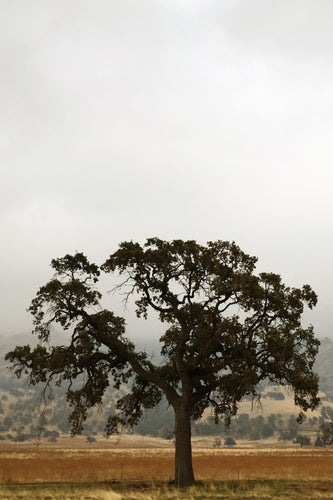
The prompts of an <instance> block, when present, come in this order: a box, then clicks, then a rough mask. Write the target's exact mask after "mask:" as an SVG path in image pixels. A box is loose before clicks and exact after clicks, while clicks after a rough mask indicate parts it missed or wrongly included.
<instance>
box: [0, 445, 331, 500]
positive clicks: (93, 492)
mask: <svg viewBox="0 0 333 500" xmlns="http://www.w3.org/2000/svg"><path fill="white" fill-rule="evenodd" d="M74 444H75V448H74ZM144 444H145V445H146V447H143V442H142V440H137V439H136V438H135V436H129V437H128V439H125V440H123V441H122V442H120V443H119V442H117V441H113V442H102V443H99V444H98V443H93V445H92V446H91V445H88V444H86V443H84V442H83V440H81V441H80V440H75V441H71V440H63V441H62V442H60V443H59V444H58V443H55V444H52V445H50V444H49V443H48V444H43V443H42V444H41V445H40V446H38V447H37V446H33V445H31V446H27V445H26V444H13V443H12V444H1V446H0V499H1V500H4V499H8V500H14V499H22V500H23V499H24V500H29V499H32V500H33V499H48V500H53V499H58V500H66V499H68V500H69V499H71V500H72V499H76V500H79V499H82V500H83V499H85V500H88V499H89V500H90V499H91V500H92V499H95V500H99V499H100V500H108V499H109V500H112V499H119V500H120V499H126V500H130V499H133V500H134V499H138V500H139V499H142V500H150V499H155V498H156V499H161V500H165V499H167V498H170V499H171V498H179V499H188V500H197V499H198V500H199V499H200V500H203V499H206V498H207V499H208V498H209V499H224V498H225V499H227V498H230V499H237V500H240V499H247V498H252V499H259V498H260V499H262V500H263V499H266V500H270V499H274V498H281V499H286V498H293V499H298V500H301V499H302V500H303V499H304V500H305V499H307V500H309V499H315V498H321V499H324V498H332V499H333V449H330V448H327V449H318V448H316V449H315V448H303V449H301V448H296V447H294V448H282V447H281V448H264V447H263V448H258V449H255V448H249V447H246V446H245V444H244V446H243V447H242V448H241V447H238V448H232V449H231V448H230V449H228V448H220V449H213V448H211V447H210V448H207V447H206V448H205V447H203V444H204V443H203V442H200V441H197V442H195V443H194V449H193V464H194V470H195V475H196V478H197V479H198V481H199V485H198V486H196V487H195V488H192V489H189V490H186V491H182V490H178V489H177V488H176V487H175V486H174V485H173V486H170V484H169V482H170V480H171V478H172V476H173V464H174V449H173V447H172V444H170V443H168V442H166V441H161V446H163V447H159V448H157V447H152V445H153V444H154V440H149V439H148V440H146V441H145V442H144ZM156 444H157V443H156V442H155V445H156ZM70 445H71V446H72V447H70Z"/></svg>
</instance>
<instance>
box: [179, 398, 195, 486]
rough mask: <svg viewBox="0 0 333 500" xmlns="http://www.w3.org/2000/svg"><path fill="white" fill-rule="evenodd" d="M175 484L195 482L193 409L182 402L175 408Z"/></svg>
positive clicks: (187, 484) (184, 484)
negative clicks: (192, 439) (192, 436)
mask: <svg viewBox="0 0 333 500" xmlns="http://www.w3.org/2000/svg"><path fill="white" fill-rule="evenodd" d="M175 436H176V451H175V484H176V486H190V485H191V484H193V483H194V482H195V479H194V474H193V467H192V445H191V410H190V409H188V408H186V405H185V404H184V403H183V402H181V403H180V404H179V406H178V407H177V408H175Z"/></svg>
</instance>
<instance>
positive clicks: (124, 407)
mask: <svg viewBox="0 0 333 500" xmlns="http://www.w3.org/2000/svg"><path fill="white" fill-rule="evenodd" d="M256 260H257V259H256V258H255V257H251V256H249V255H247V254H245V253H244V252H243V251H242V250H241V249H240V248H239V247H238V246H237V245H236V244H235V243H229V242H226V241H216V242H208V243H207V245H200V244H198V243H197V242H195V241H182V240H174V241H171V242H168V241H163V240H161V239H158V238H151V239H148V240H147V241H146V243H145V244H144V245H140V244H139V243H134V242H132V241H131V242H124V243H121V244H120V246H119V248H118V250H117V251H116V252H114V253H113V254H112V255H110V257H109V258H108V259H107V260H106V262H105V263H104V264H103V265H102V266H101V267H98V266H97V265H95V264H91V263H90V262H89V261H88V259H87V258H86V257H85V255H83V254H82V253H76V254H75V255H66V256H65V257H63V258H59V259H54V260H53V261H52V263H51V265H52V268H53V269H54V271H55V275H54V277H53V278H52V279H51V280H50V281H49V282H48V283H47V284H46V285H44V286H42V287H41V288H40V289H39V291H38V292H37V295H36V297H35V298H34V299H33V301H32V303H31V306H30V312H31V313H32V315H33V317H34V320H33V321H34V332H35V333H36V334H37V335H38V338H39V343H38V345H37V346H36V347H35V348H33V349H32V348H31V347H30V346H29V345H25V346H19V347H16V348H15V349H14V350H13V351H11V352H9V353H8V354H7V355H6V359H7V360H9V361H10V363H11V366H12V368H13V369H14V371H15V373H16V375H17V376H19V377H20V376H22V375H23V374H26V375H28V381H29V383H30V384H37V383H40V382H42V383H43V384H44V385H45V386H46V387H48V386H50V384H51V383H55V384H59V385H60V384H63V383H68V388H67V400H68V403H69V405H70V406H71V408H72V412H71V414H70V417H69V418H70V424H71V429H72V433H73V434H77V433H80V432H81V430H82V426H83V424H84V421H85V419H86V417H87V412H88V410H89V409H90V408H91V407H94V406H95V405H98V404H101V403H102V400H103V395H104V393H105V391H106V390H107V389H108V387H109V385H110V384H111V383H112V384H113V386H114V387H116V388H119V387H120V386H121V384H124V383H125V384H128V385H129V387H130V390H129V392H128V393H127V394H126V395H125V396H123V397H121V398H120V399H119V400H118V402H117V405H116V411H115V413H114V414H112V415H110V416H109V418H108V421H107V422H106V433H107V434H109V435H110V434H112V433H114V432H117V431H118V430H119V428H120V427H124V426H125V427H127V426H130V427H131V426H134V425H135V424H136V423H137V422H138V421H139V419H140V417H141V416H142V412H143V410H144V409H145V408H153V407H154V406H156V405H157V404H158V403H159V402H160V401H161V399H162V396H163V395H164V396H165V397H166V399H167V401H168V402H169V404H170V405H171V406H172V408H173V410H174V413H175V428H174V433H175V481H176V483H177V484H179V485H189V484H192V483H193V482H194V474H193V468H192V451H191V420H192V419H199V418H200V417H201V416H202V415H203V412H204V410H205V409H206V408H208V407H212V410H213V412H214V414H215V417H216V419H218V418H219V417H220V416H221V417H224V418H226V420H228V419H230V417H231V416H232V415H234V414H235V413H236V411H237V404H238V403H239V402H240V401H241V399H242V398H243V397H244V396H246V395H247V396H248V395H251V396H252V397H253V398H257V397H260V382H261V381H263V380H264V379H269V380H270V381H272V382H275V383H278V384H285V385H288V386H290V387H291V388H292V389H293V391H294V399H295V403H296V405H298V406H299V407H300V418H301V416H302V412H303V411H306V410H308V409H313V408H315V407H316V406H317V404H318V402H319V399H318V396H317V393H318V377H317V375H316V374H315V373H314V372H313V364H314V361H315V356H316V354H317V351H318V346H319V342H318V340H317V339H316V338H315V336H314V331H313V328H312V326H308V327H306V328H305V327H302V324H301V316H302V313H303V309H304V306H305V305H307V306H308V307H310V308H312V307H313V306H315V304H316V301H317V297H316V294H315V293H314V292H313V290H312V289H311V288H310V286H309V285H304V286H303V287H302V288H290V287H288V286H286V285H285V284H284V283H283V282H282V280H281V277H280V276H279V275H277V274H273V273H260V274H258V275H256V274H255V273H254V271H255V264H256ZM101 272H105V273H110V274H113V279H115V280H116V281H117V286H116V289H117V290H119V291H120V292H122V293H125V297H126V299H128V298H130V297H131V296H133V297H134V299H135V304H136V313H137V316H138V317H140V316H142V317H144V318H147V317H148V315H149V312H150V311H156V312H157V313H158V315H159V318H160V320H161V322H162V323H163V324H165V331H164V333H163V335H162V336H161V337H160V339H159V340H160V345H161V356H162V361H161V362H158V363H156V362H155V363H154V362H153V359H151V357H149V356H148V355H147V353H145V352H142V351H138V350H137V349H136V348H135V345H134V343H133V342H131V341H130V340H128V339H127V338H126V337H125V321H124V319H123V318H121V317H118V316H116V315H115V314H113V312H112V311H110V310H106V309H102V308H101V307H99V304H100V300H101V293H100V292H99V291H98V289H97V282H98V280H99V276H100V273H101ZM54 324H58V325H60V326H61V327H62V329H64V330H69V331H70V340H69V342H68V343H67V344H66V345H59V344H57V345H52V343H50V335H51V329H52V326H53V325H54ZM75 381H79V383H80V385H79V386H75V385H73V383H74V382H75Z"/></svg>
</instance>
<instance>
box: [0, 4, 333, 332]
mask: <svg viewBox="0 0 333 500" xmlns="http://www.w3.org/2000/svg"><path fill="white" fill-rule="evenodd" d="M0 13H1V15H0V65H1V66H0V67H1V78H0V100H1V114H0V128H1V134H0V155H1V163H0V165H1V187H0V190H1V193H0V195H1V196H0V222H1V225H0V230H1V234H0V238H1V247H0V252H1V256H0V257H1V258H0V272H1V282H0V304H1V308H0V310H1V329H0V332H1V333H2V334H8V333H10V334H11V333H16V332H17V333H18V332H22V331H29V330H30V328H31V319H30V317H29V315H28V314H27V313H26V312H25V309H26V307H27V306H28V305H29V303H30V300H31V299H32V298H33V296H34V294H35V292H36V290H37V289H38V287H39V286H40V285H42V284H43V283H44V282H45V281H46V280H48V279H49V278H50V276H51V274H50V268H49V263H50V260H51V259H52V258H53V257H60V256H62V255H64V254H65V253H67V252H74V251H75V250H79V251H84V252H85V253H86V254H87V255H88V256H89V257H90V258H91V260H95V261H97V263H101V262H103V261H104V260H105V259H106V258H107V256H108V255H109V254H110V253H111V252H112V251H114V250H115V249H116V246H117V245H118V243H119V242H121V241H123V240H126V239H134V240H139V241H140V242H143V241H144V240H145V239H146V238H147V237H150V236H159V237H161V238H165V239H174V238H183V239H187V238H191V239H192V238H193V239H196V240H199V241H200V242H205V241H207V240H215V239H225V240H235V241H236V242H237V243H238V244H239V245H240V246H241V248H242V249H243V250H245V251H247V252H248V253H250V254H253V255H257V256H258V257H259V263H258V271H261V270H266V271H273V272H277V273H281V274H282V276H283V279H284V280H285V281H286V282H287V283H288V284H289V285H291V286H301V285H302V284H303V283H309V284H311V285H312V287H313V288H314V289H315V290H316V292H317V293H318V295H319V304H318V306H317V308H316V311H315V312H311V313H310V314H306V316H305V319H306V321H310V322H312V323H313V324H314V326H315V328H316V330H317V332H318V334H319V335H320V336H323V335H328V336H329V335H332V334H333V328H332V322H333V320H332V318H331V296H332V292H331V282H332V278H333V271H332V266H331V265H330V261H331V256H332V254H333V236H332V212H333V209H332V194H331V193H332V180H333V179H332V178H333V170H332V167H331V165H332V157H333V152H332V139H331V134H332V125H333V123H332V119H333V97H332V88H333V64H332V54H333V29H332V28H333V2H332V1H331V0H312V1H311V0H279V1H278V2H277V1H276V0H216V1H213V0H210V1H208V0H150V1H149V0H95V1H94V2H93V1H84V0H66V1H64V0H58V1H56V2H55V1H45V0H39V1H38V0H31V1H29V2H26V1H24V0H16V1H15V2H12V1H9V0H0Z"/></svg>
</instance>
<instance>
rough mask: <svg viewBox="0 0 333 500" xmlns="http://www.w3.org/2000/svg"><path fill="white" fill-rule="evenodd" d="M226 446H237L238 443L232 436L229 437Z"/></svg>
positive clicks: (225, 442)
mask: <svg viewBox="0 0 333 500" xmlns="http://www.w3.org/2000/svg"><path fill="white" fill-rule="evenodd" d="M224 444H225V446H235V444H237V443H236V441H235V440H234V438H232V437H231V436H229V437H227V438H226V439H225V441H224Z"/></svg>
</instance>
